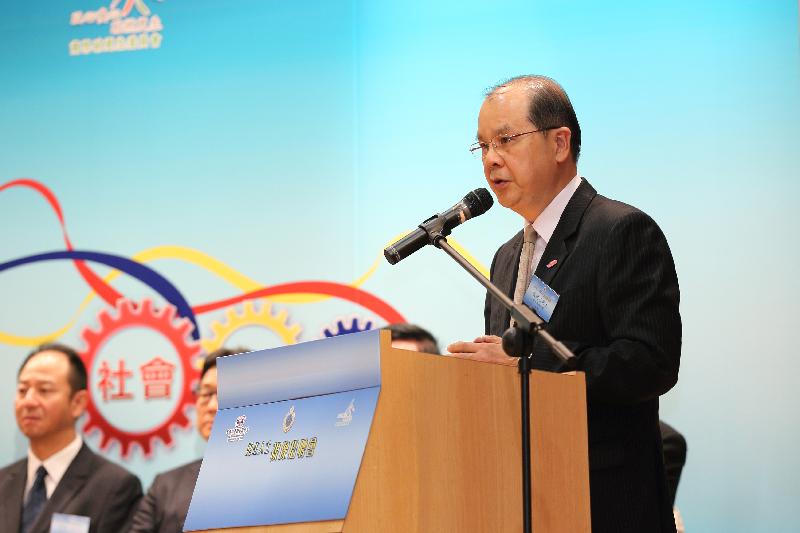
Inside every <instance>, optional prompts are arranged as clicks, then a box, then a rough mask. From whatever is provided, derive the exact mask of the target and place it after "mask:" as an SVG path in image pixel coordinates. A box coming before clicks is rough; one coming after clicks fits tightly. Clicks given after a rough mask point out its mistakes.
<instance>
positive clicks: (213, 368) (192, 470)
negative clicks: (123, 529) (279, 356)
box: [130, 347, 249, 533]
mask: <svg viewBox="0 0 800 533" xmlns="http://www.w3.org/2000/svg"><path fill="white" fill-rule="evenodd" d="M247 351H249V350H248V349H247V348H241V347H240V348H234V349H225V348H222V349H219V350H216V351H214V352H211V353H210V354H208V355H207V356H206V359H205V361H204V363H203V370H202V371H201V372H200V384H199V387H198V390H197V399H196V401H195V407H196V408H197V422H196V425H197V432H198V433H200V436H201V437H203V440H206V441H207V440H208V437H209V435H211V426H212V425H213V424H214V417H215V416H216V414H217V358H219V357H223V356H226V355H234V354H237V353H242V352H247ZM201 462H202V459H198V460H197V461H193V462H191V463H188V464H185V465H183V466H179V467H178V468H175V469H174V470H170V471H168V472H164V473H162V474H159V475H157V476H156V478H155V479H154V480H153V484H152V485H151V487H150V490H148V491H147V494H146V495H145V497H144V498H142V501H141V503H140V504H139V508H138V509H137V511H136V514H135V515H134V516H133V521H132V525H131V529H130V531H131V532H132V533H133V532H135V533H145V532H147V533H180V532H181V531H183V523H184V522H185V521H186V513H187V512H188V511H189V503H191V501H192V493H193V492H194V485H195V482H196V481H197V475H198V474H199V473H200V464H201Z"/></svg>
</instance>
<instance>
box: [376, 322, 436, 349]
mask: <svg viewBox="0 0 800 533" xmlns="http://www.w3.org/2000/svg"><path fill="white" fill-rule="evenodd" d="M386 329H388V330H389V331H390V332H391V333H392V347H393V348H400V349H401V350H411V351H413V352H426V353H433V354H437V355H438V354H439V353H440V352H439V345H438V343H437V342H436V337H434V336H433V335H431V333H430V332H429V331H428V330H426V329H422V328H421V327H419V326H417V325H415V324H408V323H402V324H389V325H388V326H386Z"/></svg>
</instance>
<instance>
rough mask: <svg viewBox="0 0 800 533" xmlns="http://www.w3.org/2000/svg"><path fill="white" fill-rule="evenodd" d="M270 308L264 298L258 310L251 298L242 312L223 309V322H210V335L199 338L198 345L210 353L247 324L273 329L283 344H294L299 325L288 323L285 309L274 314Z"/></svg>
mask: <svg viewBox="0 0 800 533" xmlns="http://www.w3.org/2000/svg"><path fill="white" fill-rule="evenodd" d="M271 309H272V306H271V305H270V304H269V303H268V302H267V301H266V300H262V303H261V309H260V310H256V306H255V304H254V303H253V301H252V300H249V301H246V302H244V304H243V305H242V314H239V313H237V312H236V309H235V308H233V307H229V308H228V309H226V310H225V319H224V321H223V322H218V321H214V322H212V323H211V336H210V337H209V338H207V339H201V340H200V345H201V346H202V347H203V350H204V351H205V353H211V352H213V351H214V350H217V349H219V348H221V347H222V345H223V344H224V343H225V341H226V340H227V339H228V338H229V337H230V336H231V335H233V333H234V332H236V331H237V330H239V329H241V328H244V327H247V326H263V327H265V328H267V329H270V330H272V331H274V332H275V333H276V334H277V335H278V336H279V337H280V338H281V340H282V341H283V342H284V343H285V344H295V343H296V342H297V337H298V336H299V335H300V331H301V329H302V328H301V327H300V325H299V324H293V325H291V326H290V325H289V324H288V321H289V313H288V312H287V311H286V310H285V309H284V310H282V311H280V312H278V313H277V314H275V315H273V314H272V313H271V312H270V311H271Z"/></svg>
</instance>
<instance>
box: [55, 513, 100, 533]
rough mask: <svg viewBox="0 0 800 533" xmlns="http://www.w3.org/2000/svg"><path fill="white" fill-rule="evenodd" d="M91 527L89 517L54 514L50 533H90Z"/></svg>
mask: <svg viewBox="0 0 800 533" xmlns="http://www.w3.org/2000/svg"><path fill="white" fill-rule="evenodd" d="M90 525H91V521H90V520H89V517H88V516H79V515H74V514H62V513H53V519H52V520H51V522H50V533H89V526H90Z"/></svg>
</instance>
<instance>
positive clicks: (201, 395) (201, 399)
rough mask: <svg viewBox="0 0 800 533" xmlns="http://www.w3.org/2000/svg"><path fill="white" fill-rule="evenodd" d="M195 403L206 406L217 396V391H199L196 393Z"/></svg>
mask: <svg viewBox="0 0 800 533" xmlns="http://www.w3.org/2000/svg"><path fill="white" fill-rule="evenodd" d="M196 394H197V401H198V403H201V404H207V403H208V402H210V401H211V398H214V397H215V396H216V395H217V391H215V390H200V391H197V393H196Z"/></svg>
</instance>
